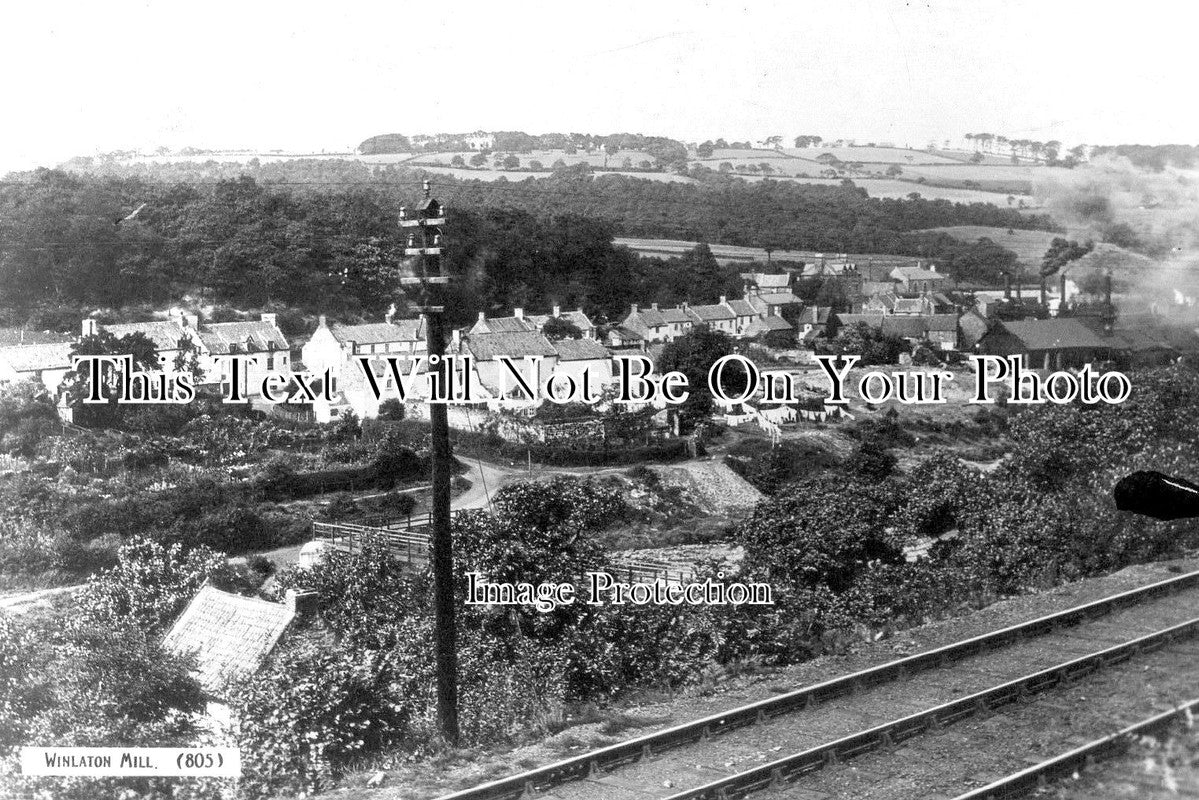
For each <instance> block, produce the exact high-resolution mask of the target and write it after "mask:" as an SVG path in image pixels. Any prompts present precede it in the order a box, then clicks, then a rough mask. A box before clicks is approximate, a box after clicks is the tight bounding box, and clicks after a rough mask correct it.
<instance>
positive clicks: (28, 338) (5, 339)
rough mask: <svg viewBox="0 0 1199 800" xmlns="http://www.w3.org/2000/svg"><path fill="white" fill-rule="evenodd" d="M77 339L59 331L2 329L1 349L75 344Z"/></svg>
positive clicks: (0, 336) (0, 335) (0, 337)
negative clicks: (32, 345)
mask: <svg viewBox="0 0 1199 800" xmlns="http://www.w3.org/2000/svg"><path fill="white" fill-rule="evenodd" d="M73 341H75V337H74V336H72V335H70V334H69V333H59V332H57V331H33V330H28V329H26V328H0V347H17V346H21V345H31V344H62V343H63V342H73Z"/></svg>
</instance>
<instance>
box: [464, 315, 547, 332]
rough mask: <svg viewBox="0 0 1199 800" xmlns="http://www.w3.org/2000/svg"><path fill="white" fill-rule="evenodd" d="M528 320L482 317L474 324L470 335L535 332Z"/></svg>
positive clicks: (534, 327)
mask: <svg viewBox="0 0 1199 800" xmlns="http://www.w3.org/2000/svg"><path fill="white" fill-rule="evenodd" d="M535 329H536V326H534V325H533V323H532V322H531V321H529V320H528V319H521V318H520V317H484V318H482V319H480V320H479V321H478V322H476V323H475V325H474V327H473V328H471V329H470V332H471V333H472V334H488V333H525V332H527V331H531V330H535Z"/></svg>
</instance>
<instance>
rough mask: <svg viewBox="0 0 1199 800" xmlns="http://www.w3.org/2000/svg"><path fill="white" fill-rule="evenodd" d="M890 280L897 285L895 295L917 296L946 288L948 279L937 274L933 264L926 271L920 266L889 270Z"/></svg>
mask: <svg viewBox="0 0 1199 800" xmlns="http://www.w3.org/2000/svg"><path fill="white" fill-rule="evenodd" d="M891 279H892V280H893V281H895V282H896V283H897V284H898V288H897V290H896V292H897V294H901V295H917V294H924V293H925V292H939V291H942V290H943V289H944V288H945V286H946V281H947V280H948V278H947V277H946V276H945V275H943V274H941V273H940V272H937V267H936V265H935V264H930V265H929V267H928V269H925V268H924V267H923V266H921V265H917V266H915V267H896V268H895V269H893V270H891Z"/></svg>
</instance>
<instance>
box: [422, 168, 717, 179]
mask: <svg viewBox="0 0 1199 800" xmlns="http://www.w3.org/2000/svg"><path fill="white" fill-rule="evenodd" d="M417 168H418V169H423V170H426V171H428V172H433V173H436V174H438V175H452V176H454V177H455V178H460V179H462V180H467V181H469V180H480V181H494V180H498V179H500V178H506V179H507V180H510V181H523V180H526V179H528V178H544V177H546V175H547V174H548V173H546V172H527V171H521V170H506V169H490V168H487V169H472V168H469V167H440V166H424V165H421V166H419V167H417ZM605 175H625V176H627V177H630V178H641V179H643V180H647V181H671V182H675V183H695V179H694V178H688V177H686V176H684V175H674V174H672V173H669V172H621V171H616V170H614V171H607V172H598V173H596V174H595V177H596V178H600V179H602V178H603V176H605Z"/></svg>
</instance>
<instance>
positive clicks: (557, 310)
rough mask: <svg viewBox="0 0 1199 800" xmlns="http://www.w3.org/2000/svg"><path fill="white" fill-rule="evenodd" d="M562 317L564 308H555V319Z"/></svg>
mask: <svg viewBox="0 0 1199 800" xmlns="http://www.w3.org/2000/svg"><path fill="white" fill-rule="evenodd" d="M560 316H562V306H554V319H557V318H558V317H560Z"/></svg>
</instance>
